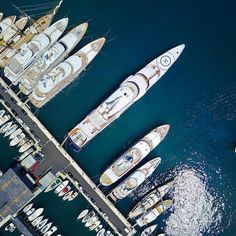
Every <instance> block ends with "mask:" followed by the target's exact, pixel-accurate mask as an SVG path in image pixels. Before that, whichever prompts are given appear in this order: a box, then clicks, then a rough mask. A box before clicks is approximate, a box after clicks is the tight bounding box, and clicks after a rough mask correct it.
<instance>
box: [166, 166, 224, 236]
mask: <svg viewBox="0 0 236 236" xmlns="http://www.w3.org/2000/svg"><path fill="white" fill-rule="evenodd" d="M206 178H207V176H206V174H205V173H201V172H199V171H196V170H194V169H189V168H187V169H181V170H180V171H179V172H178V174H177V176H176V177H175V185H174V189H173V191H172V194H171V195H172V197H173V199H174V205H173V208H172V212H171V214H170V216H169V217H168V218H167V220H166V228H165V231H166V233H167V235H171V236H183V235H185V236H200V235H202V234H203V233H204V232H206V233H207V235H217V234H218V233H219V231H221V227H220V224H221V220H222V211H223V209H224V204H223V202H222V200H221V199H220V198H219V197H218V195H217V193H214V192H213V193H211V192H210V190H209V189H208V186H207V184H206V183H207V181H206V180H205V179H206Z"/></svg>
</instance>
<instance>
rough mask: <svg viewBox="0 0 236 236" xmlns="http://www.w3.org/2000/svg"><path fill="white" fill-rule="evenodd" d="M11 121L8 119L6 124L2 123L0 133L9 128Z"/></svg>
mask: <svg viewBox="0 0 236 236" xmlns="http://www.w3.org/2000/svg"><path fill="white" fill-rule="evenodd" d="M12 123H13V121H9V122H7V123H6V124H4V125H3V126H2V127H1V128H0V133H1V134H3V133H5V132H7V131H8V130H9V129H10V128H11V125H12Z"/></svg>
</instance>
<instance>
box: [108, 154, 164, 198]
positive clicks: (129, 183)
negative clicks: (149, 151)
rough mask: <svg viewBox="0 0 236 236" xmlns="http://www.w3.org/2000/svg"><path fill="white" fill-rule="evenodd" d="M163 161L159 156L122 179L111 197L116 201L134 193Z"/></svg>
mask: <svg viewBox="0 0 236 236" xmlns="http://www.w3.org/2000/svg"><path fill="white" fill-rule="evenodd" d="M160 163H161V158H159V157H157V158H154V159H152V160H151V161H149V162H147V163H146V164H144V165H143V166H141V167H140V168H139V169H137V170H136V171H135V172H133V173H132V174H131V175H129V176H128V177H127V178H126V179H125V180H124V181H122V182H121V183H120V184H119V185H118V186H117V187H116V188H115V189H113V190H112V192H111V195H110V196H111V198H112V199H113V200H114V201H116V200H117V199H123V198H125V197H127V196H128V195H129V194H130V193H132V192H133V191H134V190H135V189H136V188H137V187H138V186H140V185H141V184H142V183H143V182H144V181H145V180H146V179H147V178H148V177H149V176H151V174H152V173H153V172H154V170H155V169H156V168H157V167H158V165H159V164H160Z"/></svg>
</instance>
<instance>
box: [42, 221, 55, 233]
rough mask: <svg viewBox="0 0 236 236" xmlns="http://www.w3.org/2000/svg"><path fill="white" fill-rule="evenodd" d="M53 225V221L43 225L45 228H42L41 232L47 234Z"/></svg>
mask: <svg viewBox="0 0 236 236" xmlns="http://www.w3.org/2000/svg"><path fill="white" fill-rule="evenodd" d="M51 226H52V222H50V223H48V224H46V225H45V226H43V228H42V229H41V230H40V232H41V233H42V234H45V233H46V232H47V231H48V230H49V229H50V227H51Z"/></svg>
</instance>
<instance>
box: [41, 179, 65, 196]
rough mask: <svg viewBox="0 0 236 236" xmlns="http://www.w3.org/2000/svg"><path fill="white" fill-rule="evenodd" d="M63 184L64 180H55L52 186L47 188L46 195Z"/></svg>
mask: <svg viewBox="0 0 236 236" xmlns="http://www.w3.org/2000/svg"><path fill="white" fill-rule="evenodd" d="M61 183H62V180H61V179H60V178H57V179H55V180H54V181H53V182H52V183H51V184H50V185H48V186H47V188H46V189H45V190H44V192H45V193H47V192H49V191H51V190H53V189H55V188H56V187H58V186H59V185H60V184H61Z"/></svg>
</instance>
